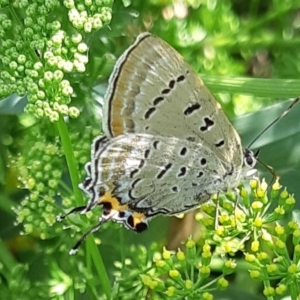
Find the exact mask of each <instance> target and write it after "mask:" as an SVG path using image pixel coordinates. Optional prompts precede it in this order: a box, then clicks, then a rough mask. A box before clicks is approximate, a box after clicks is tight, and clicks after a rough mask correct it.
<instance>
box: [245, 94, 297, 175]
mask: <svg viewBox="0 0 300 300" xmlns="http://www.w3.org/2000/svg"><path fill="white" fill-rule="evenodd" d="M299 100H300V98H299V97H298V98H296V99H295V100H294V101H293V102H292V103H291V104H290V106H289V107H288V108H287V109H286V110H285V111H284V112H283V113H282V114H281V115H280V116H279V117H277V118H276V119H275V120H274V121H273V122H271V123H270V124H269V125H268V126H267V127H266V128H265V129H264V130H263V131H262V132H261V133H260V134H259V135H258V136H257V137H256V138H255V139H254V140H253V141H252V142H251V143H250V144H249V145H248V147H247V149H250V148H251V146H252V145H253V144H254V143H255V142H256V141H257V140H258V139H259V138H260V137H261V136H262V135H263V134H264V133H265V132H266V131H267V130H268V129H269V128H270V127H272V126H273V125H274V124H275V123H276V122H278V121H279V120H280V119H281V118H283V117H284V116H285V115H286V114H288V113H289V111H290V110H291V109H292V108H293V106H294V105H295V104H296V103H297V102H298V101H299ZM259 162H260V163H261V164H262V165H264V164H263V163H262V162H261V161H259ZM264 166H266V167H267V169H269V168H271V167H270V166H267V165H264ZM271 169H272V168H271ZM269 170H270V169H269ZM273 171H274V170H273ZM271 173H272V172H271ZM274 174H275V172H274Z"/></svg>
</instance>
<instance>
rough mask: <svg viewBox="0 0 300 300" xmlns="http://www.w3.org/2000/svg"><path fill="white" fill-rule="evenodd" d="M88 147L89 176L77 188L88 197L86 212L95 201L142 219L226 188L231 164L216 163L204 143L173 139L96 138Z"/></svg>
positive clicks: (195, 202)
mask: <svg viewBox="0 0 300 300" xmlns="http://www.w3.org/2000/svg"><path fill="white" fill-rule="evenodd" d="M93 149H94V150H93V152H94V153H93V159H92V161H91V164H90V165H89V168H90V172H89V174H90V177H88V179H87V180H86V181H85V182H84V183H83V184H82V188H83V189H84V190H85V191H86V192H88V193H89V194H90V195H91V198H90V202H89V204H88V207H90V208H91V207H93V206H95V205H96V204H97V203H98V201H99V199H100V201H102V202H105V201H107V202H110V201H117V202H118V205H119V207H121V208H122V207H123V208H125V207H126V209H129V210H132V211H135V212H140V213H143V214H145V216H147V217H152V216H154V215H156V214H161V213H162V214H167V215H173V214H177V213H180V212H185V211H188V210H190V209H192V208H195V207H197V206H199V205H200V204H201V203H203V202H205V201H207V200H208V199H209V198H210V196H211V195H212V194H214V193H216V192H218V191H224V190H226V189H228V184H229V185H230V182H228V181H227V180H226V176H228V174H231V177H229V176H228V178H231V179H232V176H233V175H232V168H233V166H232V164H230V163H228V162H225V161H221V160H220V159H219V158H218V157H217V156H216V155H215V154H214V153H212V152H211V149H210V148H209V147H208V145H207V144H206V143H202V144H199V143H194V142H190V141H186V140H182V139H179V138H175V137H161V136H153V135H149V134H125V135H120V136H118V137H115V138H113V139H107V138H106V137H100V138H97V139H96V140H95V142H94V145H93ZM238 175H239V174H236V176H238ZM234 180H235V179H234ZM113 198H115V199H116V200H114V199H113ZM178 199H182V201H178ZM118 210H121V209H118Z"/></svg>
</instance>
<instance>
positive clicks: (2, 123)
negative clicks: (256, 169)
mask: <svg viewBox="0 0 300 300" xmlns="http://www.w3.org/2000/svg"><path fill="white" fill-rule="evenodd" d="M75 2H76V7H77V9H78V10H79V11H86V12H87V14H88V15H89V16H92V15H93V11H92V10H91V9H90V8H91V5H95V6H96V7H98V8H101V7H107V8H108V10H107V11H105V13H106V15H105V18H104V17H103V14H102V17H103V18H104V19H102V24H101V26H99V27H97V28H92V29H91V30H88V28H87V27H84V28H76V26H75V27H74V24H72V23H71V22H70V20H69V15H68V12H69V10H70V9H69V8H68V7H70V6H72V1H62V0H61V1H46V0H26V1H24V0H23V1H22V0H20V1H5V0H0V7H1V9H0V14H3V15H6V16H7V19H8V20H11V24H9V22H7V19H5V18H1V24H0V26H1V28H0V34H1V38H2V44H1V42H0V45H1V46H0V47H1V48H2V49H0V53H1V57H0V58H1V61H0V73H1V76H0V79H1V82H0V83H1V86H0V95H1V97H2V101H1V102H0V114H1V118H0V143H1V146H0V154H1V156H0V184H1V185H0V195H1V197H0V198H1V199H0V226H1V227H0V228H1V230H0V236H1V240H0V275H1V276H0V297H1V299H30V298H32V297H39V298H40V299H105V298H106V295H108V294H111V291H110V290H109V286H113V291H114V293H113V295H118V296H112V298H114V297H115V299H134V298H135V297H134V296H133V295H134V294H133V293H131V294H130V293H129V296H128V294H126V292H124V293H123V294H122V292H121V294H118V292H116V291H118V288H119V286H120V284H117V283H115V281H114V280H115V272H116V270H117V271H118V272H119V273H120V274H121V277H124V278H125V279H126V278H127V279H128V282H127V285H130V283H131V280H133V279H132V277H130V276H129V275H132V274H138V273H139V272H140V271H141V270H142V269H143V270H145V269H147V267H148V264H147V259H148V260H151V257H152V253H154V251H158V250H159V249H160V250H161V249H162V246H163V245H165V243H166V242H165V241H166V233H167V231H168V222H169V220H168V219H166V218H162V217H160V218H157V219H156V220H154V221H152V222H151V226H150V229H149V230H148V231H147V232H146V233H144V234H142V235H136V234H134V233H132V232H125V230H124V229H122V228H119V226H118V225H116V224H106V225H105V226H103V228H102V229H101V231H100V232H99V233H97V234H96V235H95V237H96V241H97V242H99V243H100V242H101V244H100V246H98V247H96V245H95V244H94V242H93V239H92V238H90V239H88V240H87V243H86V244H85V245H84V246H83V247H82V248H83V249H82V250H81V251H80V253H79V254H78V255H77V256H69V255H68V249H70V248H71V247H72V246H73V244H74V242H75V241H76V239H77V238H78V237H79V236H80V234H81V233H82V232H84V231H85V230H87V229H88V228H89V227H90V226H91V224H94V223H95V222H96V220H97V212H96V213H94V214H89V215H88V217H85V216H82V217H79V216H74V217H71V218H70V219H68V220H66V222H65V223H63V224H62V223H56V222H55V216H56V215H58V214H60V213H61V212H63V209H68V208H71V207H73V206H75V205H80V204H81V205H82V204H83V203H84V201H86V200H83V198H82V195H81V193H80V192H79V191H78V190H76V185H74V182H75V183H77V182H76V181H78V182H79V181H80V180H82V179H83V178H84V176H85V171H84V164H85V163H86V162H87V161H88V160H89V155H90V153H89V151H90V143H91V141H92V139H93V138H94V137H95V136H96V135H98V134H100V133H101V101H103V95H104V93H105V89H106V86H107V80H108V77H109V75H110V73H111V71H112V68H113V65H114V63H115V61H116V59H117V58H118V57H119V56H120V55H121V54H122V52H123V51H124V50H125V49H126V48H127V47H128V46H129V45H130V44H131V43H132V42H133V41H134V39H135V37H136V35H138V34H139V33H141V32H144V31H150V32H151V33H153V34H155V35H157V36H160V37H161V38H162V39H164V40H165V41H167V42H168V43H169V44H171V45H172V46H173V47H175V48H176V49H177V50H178V51H179V52H180V53H181V54H182V56H183V57H184V58H185V59H186V61H188V62H189V63H190V64H191V65H192V66H193V68H194V70H195V71H196V72H197V73H198V74H199V76H201V77H202V79H203V80H204V82H205V83H206V85H207V86H208V87H209V88H210V89H211V91H212V92H213V93H214V94H215V95H216V97H217V98H218V100H219V101H220V102H221V104H222V106H223V108H224V110H225V111H226V113H227V115H228V116H229V117H230V119H232V120H234V124H235V126H236V128H237V130H238V132H239V133H240V134H241V136H242V140H243V143H244V144H245V146H246V145H248V144H249V143H250V141H251V140H252V139H253V138H254V137H255V136H256V135H257V134H258V133H259V132H260V131H261V130H262V129H263V128H264V127H265V126H266V125H268V124H269V123H270V122H271V121H272V120H273V119H274V118H275V117H276V116H278V115H279V114H280V113H281V112H282V111H283V110H284V108H286V107H287V106H288V104H289V102H284V103H282V101H283V100H287V99H289V98H293V97H297V96H299V94H300V79H299V70H300V52H299V47H300V38H299V36H300V35H299V33H300V13H299V12H300V1H298V0H293V1H292V0H286V1H281V0H270V1H260V0H250V1H239V0H222V1H221V0H211V1H210V0H185V1H184V0H182V1H180V0H178V1H168V0H149V1H138V0H133V1H130V0H129V1H127V0H124V1H115V2H114V3H112V2H111V1H109V0H106V1H92V0H90V1H75ZM33 3H36V4H37V5H38V6H39V7H43V6H44V7H46V8H47V9H48V10H46V13H45V20H46V21H47V22H49V23H50V22H54V21H56V22H59V23H60V24H61V30H63V31H64V32H65V33H66V35H67V36H71V35H72V34H77V33H80V34H81V35H82V41H83V42H84V43H85V44H86V45H87V46H88V51H86V52H85V53H84V55H86V56H87V57H88V62H87V64H86V65H85V70H83V71H78V70H74V69H73V70H72V71H71V72H67V71H66V70H63V71H64V78H65V79H67V80H68V81H69V83H70V86H71V87H72V93H70V95H68V96H66V99H67V100H66V102H65V103H63V104H62V103H60V105H66V106H67V110H63V108H65V107H61V108H60V109H61V110H57V111H56V112H58V113H57V115H56V114H55V115H54V117H55V116H60V117H59V119H57V120H56V119H55V120H53V119H51V116H52V117H53V111H55V109H54V110H52V109H53V106H51V110H52V111H51V112H50V117H49V116H46V115H42V116H41V115H40V117H36V116H35V115H39V113H38V112H37V111H36V109H37V106H35V105H33V106H31V107H30V109H29V108H28V107H29V105H28V103H33V102H31V100H32V98H31V97H32V95H34V91H29V93H27V91H28V90H27V89H26V85H25V84H24V85H22V84H20V85H18V88H17V89H16V90H14V89H13V84H12V85H11V83H9V84H8V81H6V79H7V76H6V75H5V74H3V71H4V70H6V69H7V68H8V65H7V64H6V63H5V57H6V58H7V57H10V59H11V61H14V59H15V60H17V57H15V58H14V56H13V53H15V52H14V51H17V52H18V49H13V50H12V51H11V53H12V55H10V54H9V55H8V52H4V49H5V47H4V44H3V43H4V41H5V40H6V39H8V38H9V39H11V40H13V41H14V39H16V36H15V35H14V26H20V28H23V30H24V32H23V31H22V30H21V31H20V32H19V33H20V34H19V36H18V37H17V39H18V40H23V41H24V43H25V44H26V45H27V48H22V51H25V52H24V53H22V54H24V55H25V57H26V59H27V61H28V60H29V61H30V60H32V61H33V62H34V63H37V62H39V61H41V62H42V63H44V60H45V58H44V53H45V51H46V48H47V43H46V41H47V40H51V38H52V37H51V33H53V34H54V32H55V28H52V29H51V30H53V31H51V30H50V31H49V32H47V31H43V30H42V29H41V32H38V33H37V36H34V35H30V34H29V36H28V35H26V34H27V33H26V34H25V28H28V27H30V26H31V25H29V26H27V25H26V24H25V22H24V20H25V18H26V13H27V12H26V7H28V6H29V5H31V4H33ZM73 4H74V3H73ZM52 5H53V7H52ZM74 5H75V4H74ZM110 8H111V10H110ZM110 12H111V16H112V19H111V21H110V20H109V19H110V18H109V15H110ZM102 13H103V11H102ZM32 18H33V21H36V19H35V18H37V16H34V15H33V16H32ZM34 23H35V22H34ZM32 26H33V25H32ZM7 28H8V29H7ZM35 30H38V29H36V28H35ZM22 32H23V33H22ZM45 32H46V33H45ZM41 37H42V38H41ZM35 39H38V41H39V42H41V43H40V44H39V43H37V42H36V43H32V41H34V40H35ZM30 41H31V42H30ZM10 47H11V48H12V47H13V46H12V45H11V46H10ZM66 47H67V46H66ZM67 48H68V47H67ZM24 49H25V50H24ZM70 53H71V52H70ZM70 53H69V54H70ZM19 54H20V53H19ZM63 54H64V53H62V54H61V55H62V56H63ZM11 61H10V62H11ZM48 67H49V66H48ZM11 70H12V69H10V71H11ZM21 73H22V72H20V73H19V74H18V76H20V77H21V78H22V76H23V77H26V76H27V77H30V76H31V75H28V74H26V73H22V74H21ZM11 74H13V73H11ZM39 76H41V73H39V74H38V77H37V78H36V80H38V79H39ZM16 78H17V77H16ZM47 84H48V85H47V87H46V89H47V88H51V82H48V83H47ZM8 86H10V88H8ZM16 92H19V95H16V94H15V93H16ZM60 92H61V91H60ZM51 95H52V96H53V99H56V98H55V97H56V96H57V94H56V95H54V94H51ZM48 96H49V95H48ZM54 96H55V97H54ZM53 99H51V97H50V96H49V97H48V98H47V99H45V100H44V101H50V102H51V101H56V100H53ZM69 100H70V101H69ZM68 101H69V102H68ZM277 102H278V103H279V102H280V103H279V104H278V105H274V106H271V107H270V108H268V109H265V107H267V106H270V105H271V104H274V103H277ZM52 104H53V103H52ZM52 104H51V105H52ZM298 106H299V105H298ZM298 106H296V107H295V108H294V110H293V111H292V112H291V113H290V114H289V116H288V117H286V118H285V119H283V120H281V121H280V122H279V123H278V124H276V125H275V126H274V127H272V129H271V130H269V131H268V132H267V133H266V134H265V135H264V136H262V137H261V138H260V139H259V140H258V141H257V143H256V144H255V145H254V147H256V148H261V156H260V158H261V160H262V161H263V162H265V163H266V164H269V165H271V166H273V167H274V169H275V170H276V172H277V173H278V174H280V176H281V178H282V180H281V183H282V184H283V185H286V186H288V190H289V191H290V192H291V193H294V194H295V198H296V199H297V196H298V195H300V190H299V178H300V176H299V175H300V174H299V173H300V172H299V167H300V159H299V153H300V149H299V148H300V142H299V141H300V133H299V132H300V119H299V114H300V107H298ZM24 107H26V109H27V110H26V112H24ZM77 110H78V112H79V111H80V116H78V117H77V115H76V114H77ZM253 111H255V112H254V113H251V114H248V115H246V116H243V117H240V116H241V115H243V114H245V113H249V112H253ZM238 116H239V117H238ZM237 117H238V118H237ZM51 120H52V121H53V122H51ZM70 145H71V146H70ZM256 148H254V149H256ZM72 152H73V154H74V157H73V161H72V159H71V162H70V159H68V158H67V159H66V158H65V155H66V156H67V157H68V154H69V153H72ZM73 154H72V155H71V156H73ZM70 164H71V167H70ZM264 172H265V171H264V170H262V174H264ZM70 174H71V175H70ZM72 174H73V175H72ZM76 178H77V179H76ZM74 180H75V181H74ZM71 182H72V183H73V186H72V183H71ZM12 207H13V208H14V209H12ZM296 208H299V204H296ZM296 212H297V210H295V211H294V215H293V218H294V219H296V220H297V213H296ZM290 217H291V216H290ZM291 218H292V217H291ZM20 232H21V235H20ZM155 243H156V244H155ZM140 245H144V246H146V247H147V248H146V249H147V250H148V251H146V250H145V248H143V247H142V246H140ZM98 251H100V253H101V256H100V254H99V252H98ZM125 258H130V259H131V260H132V261H133V262H134V263H133V266H132V268H131V272H132V273H126V272H129V271H125V268H123V267H121V268H120V270H121V271H119V269H118V266H120V265H121V266H122V263H120V261H121V262H123V263H125ZM116 261H119V263H115V262H116ZM116 266H117V267H116ZM241 269H242V270H241ZM241 269H238V270H237V271H236V275H235V276H236V277H235V278H231V279H232V280H231V283H232V284H231V286H230V289H229V290H227V291H222V293H220V292H219V293H218V292H216V294H215V299H223V298H225V296H226V297H228V298H230V299H234V298H235V297H236V295H239V296H241V295H243V297H244V299H264V298H265V297H264V296H263V295H262V287H261V285H260V284H261V283H257V282H254V281H253V280H252V279H250V278H249V276H248V273H247V272H246V271H245V268H244V269H243V268H241ZM134 272H137V273H134ZM127 275H128V277H127ZM133 277H134V276H133ZM243 279H244V280H243ZM243 282H244V283H243ZM245 282H246V284H245ZM125 286H126V284H125ZM143 288H144V290H146V291H147V288H145V287H140V289H141V290H142V289H143ZM120 290H122V289H120ZM122 291H124V289H123V290H122ZM134 293H137V292H136V291H135V292H134ZM130 295H131V296H130ZM137 295H139V294H137ZM158 295H161V294H158ZM158 295H156V294H153V295H152V296H151V294H149V293H147V292H144V298H145V299H160V297H163V296H158ZM130 297H131V298H130ZM151 297H152V298H151ZM165 297H166V298H167V296H165ZM222 297H223V298H222ZM171 298H172V297H170V298H169V299H171ZM280 298H281V297H279V296H278V299H280ZM174 299H175V298H174ZM176 299H181V298H176ZM182 299H183V298H182ZM191 299H193V298H191ZM195 299H196V298H195Z"/></svg>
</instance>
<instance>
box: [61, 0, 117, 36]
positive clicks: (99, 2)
mask: <svg viewBox="0 0 300 300" xmlns="http://www.w3.org/2000/svg"><path fill="white" fill-rule="evenodd" d="M63 3H64V5H65V7H66V8H67V9H68V10H69V12H68V16H69V20H70V22H71V23H72V25H73V26H74V27H75V28H76V29H78V30H83V31H84V32H86V33H90V32H92V31H93V30H97V29H100V28H101V27H103V24H107V23H109V22H110V20H111V9H110V7H111V5H112V0H85V1H74V0H64V2H63Z"/></svg>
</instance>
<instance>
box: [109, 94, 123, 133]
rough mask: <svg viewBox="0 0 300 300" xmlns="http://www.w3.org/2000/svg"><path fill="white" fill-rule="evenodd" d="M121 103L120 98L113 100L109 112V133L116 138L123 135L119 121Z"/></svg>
mask: <svg viewBox="0 0 300 300" xmlns="http://www.w3.org/2000/svg"><path fill="white" fill-rule="evenodd" d="M122 106H123V103H122V101H121V98H117V99H114V101H113V107H112V110H111V124H110V126H111V131H112V133H113V135H114V136H118V135H120V134H122V133H123V125H122V121H121V116H120V111H121V107H122Z"/></svg>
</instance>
